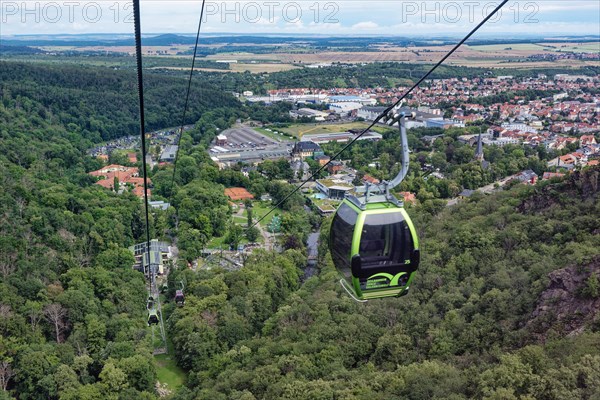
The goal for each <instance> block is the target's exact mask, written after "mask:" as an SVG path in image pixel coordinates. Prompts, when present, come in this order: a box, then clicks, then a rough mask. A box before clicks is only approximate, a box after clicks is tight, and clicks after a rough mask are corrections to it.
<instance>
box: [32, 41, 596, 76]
mask: <svg viewBox="0 0 600 400" xmlns="http://www.w3.org/2000/svg"><path fill="white" fill-rule="evenodd" d="M222 46H223V45H222V44H220V45H208V46H200V47H211V48H219V47H222ZM247 46H255V47H256V46H258V47H265V46H266V47H272V46H273V45H272V44H269V45H266V44H265V45H261V44H250V43H248V44H244V45H240V46H239V50H240V51H234V52H223V53H217V54H211V55H208V56H206V57H203V58H201V59H202V60H211V61H216V60H236V61H237V63H230V64H229V67H230V69H229V70H217V69H205V70H206V71H211V72H244V71H249V72H251V73H264V72H266V73H270V72H279V71H289V70H291V69H296V68H300V66H299V65H302V64H314V63H332V62H342V63H370V62H386V61H389V62H406V63H433V62H436V61H438V60H439V59H440V58H442V57H443V56H444V55H445V54H446V52H448V51H449V50H450V49H451V48H452V46H451V45H444V46H419V47H400V46H394V45H385V44H379V45H375V46H373V47H371V49H377V50H379V51H376V52H374V51H352V52H346V51H337V50H335V49H331V48H330V49H326V50H324V51H317V50H314V49H310V50H307V49H304V48H294V47H293V46H291V47H287V48H286V49H285V51H281V49H279V50H276V51H275V52H272V53H261V54H257V53H252V52H249V51H245V50H246V49H245V48H246V47H247ZM42 48H43V49H45V50H48V51H65V50H71V51H72V50H78V51H96V52H106V53H110V52H118V53H126V54H131V55H133V54H134V51H135V49H134V47H133V46H84V47H73V46H46V47H42ZM190 49H191V46H189V45H174V46H145V47H144V55H146V56H157V57H161V58H163V57H164V58H165V59H168V58H171V60H172V62H173V65H168V62H167V63H166V65H165V66H166V67H171V66H172V67H181V66H182V65H178V63H177V59H179V60H181V59H186V58H191V55H177V54H178V53H180V52H185V51H189V50H190ZM559 51H560V52H587V53H595V52H599V51H600V42H583V43H578V42H556V43H545V42H543V41H541V42H539V43H515V44H513V43H507V44H490V45H476V46H469V45H464V46H462V47H461V48H460V49H458V50H457V51H456V53H455V54H454V55H453V56H452V57H451V58H450V59H449V60H448V63H449V64H452V65H457V66H468V67H485V68H494V67H504V68H533V67H581V66H589V65H592V66H596V65H597V64H598V63H597V62H594V61H583V60H556V61H542V60H540V61H527V62H525V63H524V62H522V61H523V60H524V59H526V58H528V57H530V56H532V55H539V54H546V55H548V54H557V53H558V52H559Z"/></svg>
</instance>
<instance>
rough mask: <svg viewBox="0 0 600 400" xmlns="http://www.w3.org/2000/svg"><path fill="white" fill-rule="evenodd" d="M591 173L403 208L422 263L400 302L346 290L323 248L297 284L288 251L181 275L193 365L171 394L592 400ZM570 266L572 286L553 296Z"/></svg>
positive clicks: (182, 315)
mask: <svg viewBox="0 0 600 400" xmlns="http://www.w3.org/2000/svg"><path fill="white" fill-rule="evenodd" d="M599 178H600V171H598V170H597V169H596V170H588V171H585V172H583V173H581V174H579V173H577V174H574V175H573V176H572V177H570V178H569V179H568V180H567V181H566V182H560V183H548V182H545V183H543V184H542V185H538V186H537V187H524V186H517V187H515V188H513V189H512V190H510V191H506V192H502V193H499V194H497V195H494V196H490V197H485V198H482V197H476V198H474V199H472V200H471V201H469V202H467V203H464V204H460V205H458V206H456V207H455V208H452V209H447V210H444V211H442V212H441V213H439V214H438V215H429V214H427V213H425V212H424V211H423V210H418V209H417V210H413V213H414V215H415V218H414V219H415V221H414V222H415V224H416V225H417V226H418V227H419V229H420V231H421V232H420V235H421V238H422V252H423V260H422V263H421V268H420V270H419V273H418V275H417V279H416V285H414V286H413V287H412V288H411V292H412V293H411V294H409V295H408V296H406V297H403V298H401V299H386V300H377V301H370V302H369V303H367V304H359V303H355V302H353V301H352V300H351V299H350V298H349V297H348V296H347V295H345V293H343V290H342V289H341V288H340V287H339V285H338V284H337V279H336V273H335V272H334V270H333V268H332V264H331V260H330V258H329V255H328V254H326V253H327V252H326V250H325V249H326V247H325V246H324V245H322V250H323V252H322V254H321V263H320V265H321V273H320V275H319V276H318V277H313V278H311V279H309V280H308V281H307V282H306V283H304V284H303V285H302V286H300V288H299V289H298V290H296V288H297V287H298V285H299V283H298V279H299V278H298V274H297V273H294V265H296V266H297V265H301V264H302V262H301V261H299V259H298V255H297V254H296V253H294V252H287V253H284V254H283V255H280V256H275V255H268V254H263V255H259V256H257V257H255V258H253V259H251V260H249V261H248V262H247V263H246V266H245V267H244V269H243V270H241V271H239V272H235V273H228V272H224V271H213V272H205V273H201V274H193V273H191V272H190V271H186V272H181V273H180V274H179V275H178V276H176V277H173V279H184V280H185V281H186V282H187V285H188V286H187V287H188V288H189V290H188V293H189V295H188V299H189V303H187V304H190V306H189V307H188V305H187V304H186V307H185V308H183V309H177V310H176V311H175V312H174V314H173V317H172V318H171V334H172V335H173V340H174V343H175V345H176V351H177V357H178V359H179V362H180V363H181V365H182V366H184V367H185V368H186V369H189V370H190V375H189V382H188V387H189V388H188V389H187V390H183V391H181V393H179V395H177V396H176V397H175V398H177V399H254V398H256V399H262V398H265V399H394V398H398V399H400V398H408V399H434V398H435V399H467V398H480V399H483V398H485V399H517V398H521V399H526V398H528V399H532V398H539V399H542V398H543V399H591V398H597V396H598V395H600V385H599V382H600V350H599V349H600V347H599V345H600V332H599V330H600V323H599V318H598V309H597V308H595V307H593V305H594V304H597V302H598V298H599V296H600V294H599V289H598V275H597V274H598V272H599V271H598V262H599V258H598V248H599V246H600V235H599V233H600V232H599V230H598V220H600V202H599V201H598V199H599V195H600V192H599V189H600V186H599V183H600V182H599ZM326 225H327V224H325V226H324V228H323V232H322V235H323V242H325V241H326V239H325V238H326V236H327V226H326ZM571 273H576V274H577V276H576V277H575V276H574V277H573V279H571V280H570V281H569V282H568V285H567V286H568V287H570V289H569V290H570V292H568V293H566V294H565V293H563V292H561V295H560V296H558V297H557V296H553V295H551V293H552V292H551V291H552V290H555V289H556V285H557V283H556V279H557V278H556V276H557V274H563V275H570V274H571ZM559 286H560V285H559ZM555 293H556V292H555ZM552 299H554V300H552ZM564 309H568V310H570V311H571V312H570V313H569V314H565V313H564V312H563V311H562V310H564ZM584 312H585V313H584ZM573 326H575V328H576V329H571V328H569V329H567V327H573ZM567 334H569V335H567Z"/></svg>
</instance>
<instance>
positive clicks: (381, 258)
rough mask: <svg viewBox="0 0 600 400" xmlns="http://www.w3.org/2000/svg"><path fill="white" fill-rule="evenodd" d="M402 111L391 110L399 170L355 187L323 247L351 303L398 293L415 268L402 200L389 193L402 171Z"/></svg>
mask: <svg viewBox="0 0 600 400" xmlns="http://www.w3.org/2000/svg"><path fill="white" fill-rule="evenodd" d="M404 118H405V116H404V114H396V115H395V116H394V117H393V118H391V123H390V124H393V123H395V122H399V125H400V132H401V142H402V150H403V159H402V168H401V170H400V172H399V173H398V175H397V176H396V177H395V178H394V179H393V180H392V181H390V182H383V183H382V184H381V185H374V186H373V187H371V185H368V184H367V186H364V187H357V188H355V194H356V196H355V195H346V197H345V199H344V200H343V202H342V204H341V205H340V207H339V208H338V209H337V211H336V214H335V216H334V218H333V222H332V224H331V231H330V237H329V246H330V251H331V255H332V258H333V262H334V264H335V267H336V269H337V270H338V271H339V273H340V275H341V278H342V279H341V280H340V283H341V284H342V286H343V287H344V289H346V291H347V292H348V293H349V294H350V295H351V296H352V297H353V298H354V299H355V300H357V301H366V300H369V299H376V298H383V297H391V296H403V295H405V294H407V293H408V290H409V288H410V285H411V282H412V280H413V278H414V273H415V271H416V270H417V268H418V267H419V261H420V253H419V239H418V237H417V232H416V230H415V227H414V225H413V223H412V221H411V219H410V217H409V215H408V213H407V212H406V210H405V209H404V207H403V203H402V202H400V201H399V200H397V199H396V198H395V197H394V196H392V195H391V194H390V193H389V190H390V189H391V188H393V187H395V186H397V185H399V184H400V182H402V180H403V179H404V177H405V176H406V174H407V172H408V164H409V151H408V145H407V140H406V129H405V124H404Z"/></svg>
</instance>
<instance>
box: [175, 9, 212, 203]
mask: <svg viewBox="0 0 600 400" xmlns="http://www.w3.org/2000/svg"><path fill="white" fill-rule="evenodd" d="M205 2H206V0H202V6H201V8H200V20H199V21H198V32H196V44H195V45H194V55H193V56H192V68H191V69H190V77H189V78H188V84H187V92H186V94H185V105H184V106H183V115H182V116H181V128H180V129H179V137H178V138H177V151H175V160H174V162H173V176H172V177H171V189H170V190H169V203H172V202H173V187H174V186H175V172H176V171H177V159H178V158H179V143H180V142H181V137H182V136H183V127H184V125H185V115H186V114H187V110H188V102H189V99H190V92H191V87H192V75H193V74H194V65H195V64H196V52H197V51H198V40H199V39H200V28H202V19H203V18H204V3H205Z"/></svg>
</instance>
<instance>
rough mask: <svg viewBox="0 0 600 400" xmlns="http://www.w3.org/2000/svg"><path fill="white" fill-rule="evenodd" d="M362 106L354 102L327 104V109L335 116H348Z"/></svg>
mask: <svg viewBox="0 0 600 400" xmlns="http://www.w3.org/2000/svg"><path fill="white" fill-rule="evenodd" d="M362 106H363V105H362V104H361V103H354V102H343V103H331V104H329V109H330V110H332V111H333V112H335V113H336V114H348V113H350V112H352V111H354V110H359V109H360V108H362Z"/></svg>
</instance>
